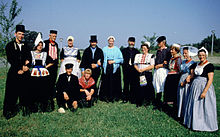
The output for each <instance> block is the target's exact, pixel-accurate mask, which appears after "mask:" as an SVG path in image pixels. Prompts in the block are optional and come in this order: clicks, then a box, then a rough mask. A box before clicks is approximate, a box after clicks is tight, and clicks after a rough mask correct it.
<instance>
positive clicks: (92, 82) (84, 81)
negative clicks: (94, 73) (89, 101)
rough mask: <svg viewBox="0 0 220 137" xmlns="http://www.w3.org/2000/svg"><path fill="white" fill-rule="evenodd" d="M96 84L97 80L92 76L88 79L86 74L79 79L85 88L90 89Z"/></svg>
mask: <svg viewBox="0 0 220 137" xmlns="http://www.w3.org/2000/svg"><path fill="white" fill-rule="evenodd" d="M94 84H95V80H94V79H93V78H92V77H90V78H89V80H88V81H87V80H86V79H85V77H84V76H82V77H81V78H80V79H79V85H80V86H82V88H83V89H88V88H90V87H91V86H93V85H94Z"/></svg>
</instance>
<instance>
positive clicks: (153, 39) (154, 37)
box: [141, 33, 158, 50]
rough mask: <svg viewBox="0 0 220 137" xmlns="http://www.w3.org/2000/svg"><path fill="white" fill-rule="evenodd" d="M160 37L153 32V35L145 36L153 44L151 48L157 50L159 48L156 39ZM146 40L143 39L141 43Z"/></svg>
mask: <svg viewBox="0 0 220 137" xmlns="http://www.w3.org/2000/svg"><path fill="white" fill-rule="evenodd" d="M157 38H158V36H156V33H154V34H153V36H151V37H150V36H144V39H145V41H148V42H150V44H151V49H153V50H155V49H157V48H158V47H157V45H156V39H157ZM145 41H141V43H142V44H143V43H144V42H145Z"/></svg>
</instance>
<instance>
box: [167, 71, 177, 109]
mask: <svg viewBox="0 0 220 137" xmlns="http://www.w3.org/2000/svg"><path fill="white" fill-rule="evenodd" d="M179 80H180V74H168V75H167V78H166V81H165V85H164V102H173V103H174V106H176V105H177V89H178V84H179Z"/></svg>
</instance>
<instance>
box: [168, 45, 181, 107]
mask: <svg viewBox="0 0 220 137" xmlns="http://www.w3.org/2000/svg"><path fill="white" fill-rule="evenodd" d="M179 52H180V45H179V44H173V45H172V46H171V47H170V53H171V55H172V57H171V59H170V62H169V72H168V75H167V78H166V81H165V85H164V103H165V104H173V107H174V109H176V107H177V89H178V84H179V80H180V66H181V63H182V60H181V56H180V55H179V54H178V53H179ZM165 106H166V105H165Z"/></svg>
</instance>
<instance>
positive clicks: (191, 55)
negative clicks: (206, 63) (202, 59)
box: [180, 46, 198, 57]
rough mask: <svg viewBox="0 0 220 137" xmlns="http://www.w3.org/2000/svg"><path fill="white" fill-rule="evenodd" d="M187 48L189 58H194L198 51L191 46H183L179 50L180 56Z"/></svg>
mask: <svg viewBox="0 0 220 137" xmlns="http://www.w3.org/2000/svg"><path fill="white" fill-rule="evenodd" d="M184 48H188V53H189V56H190V57H193V56H196V55H197V54H198V49H197V48H196V47H192V46H183V47H181V48H180V52H181V54H183V49H184Z"/></svg>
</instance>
